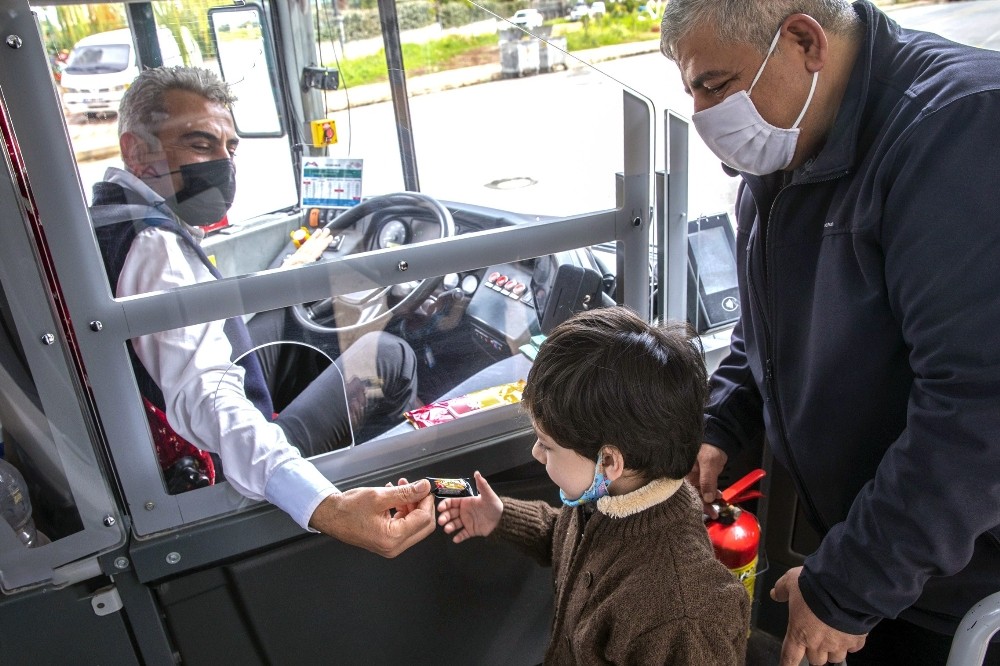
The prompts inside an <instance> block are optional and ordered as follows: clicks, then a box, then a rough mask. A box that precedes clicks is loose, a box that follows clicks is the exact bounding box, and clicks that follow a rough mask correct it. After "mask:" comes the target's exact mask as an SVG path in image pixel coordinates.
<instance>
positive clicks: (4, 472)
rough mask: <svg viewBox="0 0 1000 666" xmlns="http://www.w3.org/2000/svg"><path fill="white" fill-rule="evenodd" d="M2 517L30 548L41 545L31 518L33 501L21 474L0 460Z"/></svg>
mask: <svg viewBox="0 0 1000 666" xmlns="http://www.w3.org/2000/svg"><path fill="white" fill-rule="evenodd" d="M0 515H3V519H4V520H6V521H7V524H8V525H10V526H11V529H13V530H14V533H15V534H17V538H19V539H20V540H21V543H23V544H24V545H25V546H27V547H28V548H33V547H34V546H38V545H41V544H40V543H39V541H40V540H39V536H38V530H36V529H35V521H34V520H33V519H32V517H31V499H30V498H29V497H28V487H27V485H26V484H25V483H24V477H23V476H21V472H19V471H18V469H17V468H16V467H14V466H13V465H11V464H10V463H9V462H7V461H6V460H4V459H3V458H0Z"/></svg>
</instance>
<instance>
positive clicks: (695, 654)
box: [494, 479, 750, 666]
mask: <svg viewBox="0 0 1000 666" xmlns="http://www.w3.org/2000/svg"><path fill="white" fill-rule="evenodd" d="M503 505H504V510H503V515H502V516H501V518H500V525H499V526H498V528H497V530H496V531H495V532H494V534H495V535H496V536H498V537H500V538H502V539H504V540H506V541H509V542H511V543H513V544H515V545H516V546H517V547H519V548H520V549H522V550H524V551H525V552H527V553H528V554H530V555H532V556H533V557H534V558H535V559H537V560H538V561H539V562H540V563H541V564H543V565H551V566H552V571H553V579H554V584H555V618H554V620H553V623H552V639H551V641H550V642H549V647H548V649H547V650H546V653H545V663H546V664H605V663H612V664H691V665H696V666H724V665H727V664H742V663H743V661H744V657H745V653H746V639H747V632H748V630H749V624H750V601H749V599H748V598H747V594H746V591H745V590H744V588H743V586H742V585H741V584H740V583H739V582H737V581H736V579H735V578H734V577H733V575H732V574H731V573H729V572H728V571H727V570H726V568H725V567H723V566H722V564H720V563H719V562H718V561H717V560H716V559H715V558H714V557H713V554H712V548H711V545H710V544H709V541H708V535H707V533H706V531H705V526H704V524H703V522H702V515H701V502H700V501H699V499H698V497H697V493H696V492H695V491H694V489H693V488H692V487H691V486H690V485H689V484H688V483H687V482H681V481H673V480H669V479H658V480H656V481H653V482H652V483H650V484H648V485H646V486H643V487H642V488H640V489H638V490H636V491H635V492H632V493H629V494H627V495H620V496H614V497H602V498H601V499H600V500H598V502H597V510H596V511H593V510H592V509H591V510H589V511H588V509H587V508H585V507H577V508H562V509H555V508H553V507H551V506H549V505H548V504H546V503H544V502H526V501H523V500H515V499H510V498H506V497H505V498H503ZM588 516H589V517H588Z"/></svg>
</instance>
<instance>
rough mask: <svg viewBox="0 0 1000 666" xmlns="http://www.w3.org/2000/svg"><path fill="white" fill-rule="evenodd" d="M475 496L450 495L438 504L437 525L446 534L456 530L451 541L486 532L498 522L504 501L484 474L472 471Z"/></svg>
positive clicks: (461, 540) (494, 527)
mask: <svg viewBox="0 0 1000 666" xmlns="http://www.w3.org/2000/svg"><path fill="white" fill-rule="evenodd" d="M475 479H476V488H477V489H478V490H479V495H478V496H477V497H452V498H448V499H444V500H441V502H440V503H439V504H438V507H437V508H438V525H443V526H444V532H445V534H451V533H453V532H454V533H455V536H454V538H453V539H452V541H454V542H455V543H462V542H463V541H465V540H466V539H468V538H469V537H475V536H482V537H484V536H488V535H489V534H490V533H491V532H492V531H493V530H495V529H496V527H497V525H499V524H500V514H502V513H503V502H501V501H500V498H499V497H497V494H496V493H495V492H493V489H492V488H490V484H489V483H487V482H486V479H484V478H483V475H482V474H480V473H479V472H476V473H475Z"/></svg>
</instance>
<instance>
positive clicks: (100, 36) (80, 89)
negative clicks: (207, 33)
mask: <svg viewBox="0 0 1000 666" xmlns="http://www.w3.org/2000/svg"><path fill="white" fill-rule="evenodd" d="M181 36H182V41H183V42H184V47H185V48H184V51H185V53H186V55H187V60H188V62H187V63H186V64H189V65H200V64H201V62H202V59H201V49H199V48H198V44H197V42H195V41H194V38H193V37H192V36H191V32H190V30H188V29H187V28H186V27H183V28H181ZM157 37H158V38H159V43H160V54H161V55H162V56H163V64H164V65H183V64H185V62H184V56H183V55H182V53H181V48H180V46H179V45H178V44H177V40H176V39H174V35H173V33H172V32H171V31H170V29H169V28H159V29H157ZM138 75H139V60H138V57H137V56H136V52H135V46H134V45H133V44H132V35H131V33H130V32H129V30H128V29H127V28H123V29H121V30H112V31H110V32H101V33H97V34H96V35H89V36H87V37H84V38H83V39H81V40H80V41H79V42H77V43H76V46H74V47H73V50H72V51H71V52H70V54H69V59H68V60H67V62H66V68H65V69H64V70H63V73H62V80H61V81H60V84H61V86H62V91H63V108H64V110H65V112H66V113H67V114H72V113H86V114H87V115H88V116H94V115H108V114H114V113H117V111H118V105H119V103H120V102H121V99H122V95H124V94H125V90H126V89H128V87H129V85H130V84H131V83H132V81H133V80H135V77H137V76H138Z"/></svg>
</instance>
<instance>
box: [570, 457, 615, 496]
mask: <svg viewBox="0 0 1000 666" xmlns="http://www.w3.org/2000/svg"><path fill="white" fill-rule="evenodd" d="M603 457H604V452H603V451H601V452H599V453H598V454H597V464H596V465H595V466H594V482H593V483H591V484H590V487H589V488H587V489H586V490H585V491H583V494H582V495H580V497H578V498H577V499H575V500H571V499H569V498H567V497H566V493H564V492H563V491H562V488H560V489H559V499H561V500H562V503H563V504H565V505H566V506H581V505H583V504H587V503H589V502H596V501H597V500H599V499H601V498H602V497H604V496H605V495H607V494H608V490H609V489H610V488H611V481H610V480H608V478H607V477H606V476H604V471H603V469H604V465H602V464H601V459H602V458H603Z"/></svg>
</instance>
